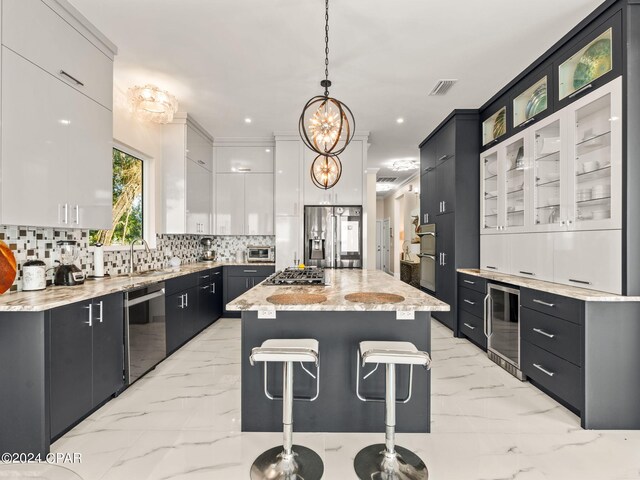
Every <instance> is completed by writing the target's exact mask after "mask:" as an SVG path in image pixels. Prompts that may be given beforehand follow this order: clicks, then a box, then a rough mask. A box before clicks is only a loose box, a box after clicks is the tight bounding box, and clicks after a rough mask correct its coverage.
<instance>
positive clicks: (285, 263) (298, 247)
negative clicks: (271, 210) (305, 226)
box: [276, 216, 304, 270]
mask: <svg viewBox="0 0 640 480" xmlns="http://www.w3.org/2000/svg"><path fill="white" fill-rule="evenodd" d="M303 260H304V247H303V244H302V224H301V222H300V217H297V216H296V217H291V216H276V270H283V269H285V268H287V267H293V266H294V265H296V264H297V263H300V262H301V261H303ZM296 262H297V263H296Z"/></svg>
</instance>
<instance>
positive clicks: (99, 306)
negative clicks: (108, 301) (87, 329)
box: [96, 300, 103, 323]
mask: <svg viewBox="0 0 640 480" xmlns="http://www.w3.org/2000/svg"><path fill="white" fill-rule="evenodd" d="M98 308H99V310H98V311H99V312H100V313H99V315H100V316H99V317H98V318H97V319H96V320H98V321H99V322H100V323H102V312H103V303H102V300H100V303H98Z"/></svg>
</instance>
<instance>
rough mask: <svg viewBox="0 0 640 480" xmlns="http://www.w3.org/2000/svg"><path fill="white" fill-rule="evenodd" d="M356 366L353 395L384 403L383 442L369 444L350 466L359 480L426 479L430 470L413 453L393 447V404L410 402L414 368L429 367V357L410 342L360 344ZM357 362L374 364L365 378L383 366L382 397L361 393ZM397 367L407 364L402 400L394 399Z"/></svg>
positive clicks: (394, 421) (363, 364) (394, 430)
mask: <svg viewBox="0 0 640 480" xmlns="http://www.w3.org/2000/svg"><path fill="white" fill-rule="evenodd" d="M356 361H357V364H356V365H357V366H356V372H357V375H356V395H357V396H358V398H359V399H360V400H362V401H363V402H385V405H386V406H385V422H384V423H385V427H386V428H385V443H384V444H381V443H378V444H375V445H369V446H368V447H365V448H363V449H362V450H360V452H358V454H357V455H356V458H355V459H354V461H353V467H354V469H355V471H356V474H357V475H358V478H360V479H361V480H371V479H374V478H376V479H377V478H380V479H385V480H426V479H428V478H429V471H428V470H427V466H426V465H425V464H424V462H423V461H422V460H421V459H420V457H418V456H417V455H416V454H415V453H413V452H411V451H410V450H407V449H406V448H403V447H399V446H396V443H395V434H396V403H407V402H408V401H409V400H410V399H411V389H412V384H413V366H414V365H422V366H423V367H424V368H425V369H427V370H428V369H429V368H430V366H431V358H430V357H429V354H428V353H426V352H421V351H419V350H418V349H417V348H416V347H415V345H413V344H412V343H411V342H360V348H359V353H358V356H357V359H356ZM360 361H362V367H363V368H364V366H365V365H366V364H368V363H375V364H376V366H375V368H374V369H373V370H371V371H370V372H369V373H367V374H366V375H365V376H364V378H363V380H365V379H367V378H368V377H369V376H370V375H371V374H372V373H373V372H375V371H376V370H377V369H378V366H379V365H380V364H381V363H382V364H384V365H385V366H386V394H385V398H384V399H381V398H367V397H364V396H362V395H361V394H360ZM396 365H410V366H411V369H410V373H409V391H408V393H407V396H406V398H405V399H403V400H397V399H396Z"/></svg>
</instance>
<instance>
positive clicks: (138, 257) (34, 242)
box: [0, 225, 275, 291]
mask: <svg viewBox="0 0 640 480" xmlns="http://www.w3.org/2000/svg"><path fill="white" fill-rule="evenodd" d="M202 237H203V236H202V235H164V234H163V235H158V236H157V238H156V248H155V249H152V250H151V253H147V252H146V251H145V250H136V251H135V252H134V263H135V265H136V266H137V268H138V270H139V271H145V270H154V269H159V268H166V267H168V266H169V260H170V259H171V258H172V257H174V256H175V257H179V258H180V259H181V260H182V262H183V263H192V262H197V261H198V260H199V259H200V252H201V246H200V239H201V238H202ZM211 238H213V240H214V245H215V247H214V248H215V250H216V255H217V260H220V261H234V260H235V259H236V252H237V251H238V250H243V251H244V249H246V248H247V246H248V245H261V246H263V245H264V246H274V245H275V237H273V236H220V237H217V236H212V237H211ZM0 240H3V241H4V242H5V243H6V244H7V245H9V248H11V250H12V251H13V254H14V255H15V257H16V262H17V263H18V274H17V275H16V279H15V281H14V282H13V285H12V286H11V291H18V290H21V289H22V264H23V263H24V262H26V261H27V260H28V259H29V258H32V257H37V258H38V259H40V260H43V261H44V262H45V263H46V265H47V269H51V270H48V271H47V283H48V284H50V283H52V282H53V267H55V266H56V265H57V263H56V262H55V261H56V260H59V259H60V253H59V251H58V247H57V245H56V242H57V241H58V240H76V241H77V242H78V246H79V250H80V254H79V257H78V260H77V261H76V265H77V266H78V267H80V268H81V269H82V271H83V272H84V273H85V274H86V275H92V274H93V251H92V249H90V248H89V231H88V230H80V229H75V230H73V229H57V228H40V227H16V226H9V225H0ZM129 257H130V250H129V249H128V248H127V249H126V250H117V251H107V250H105V252H104V271H105V273H108V274H109V275H121V274H125V273H129Z"/></svg>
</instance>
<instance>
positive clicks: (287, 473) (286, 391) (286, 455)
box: [249, 338, 324, 480]
mask: <svg viewBox="0 0 640 480" xmlns="http://www.w3.org/2000/svg"><path fill="white" fill-rule="evenodd" d="M319 351H320V349H319V344H318V341H317V340H315V339H312V338H302V339H288V338H278V339H270V340H265V341H264V342H263V343H262V345H261V346H259V347H255V348H253V349H252V350H251V356H250V357H249V361H250V362H251V365H254V364H255V362H263V363H264V393H265V395H266V397H267V398H268V399H269V400H282V425H283V428H282V431H283V442H282V443H283V445H282V446H277V447H273V448H270V449H269V450H267V451H266V452H263V453H262V454H261V455H260V456H259V457H258V458H256V460H255V461H254V462H253V465H251V471H250V477H251V480H293V479H300V480H302V479H304V480H320V479H321V478H322V474H323V473H324V463H323V462H322V459H321V458H320V456H319V455H318V454H317V453H316V452H314V451H313V450H311V449H310V448H307V447H303V446H300V445H293V401H294V400H306V401H309V402H313V401H314V400H315V399H317V398H318V395H319V394H320V358H319V353H318V352H319ZM269 362H280V363H282V364H283V367H282V379H283V380H282V381H283V385H282V396H281V397H277V396H275V395H272V394H271V393H269V389H268V386H267V384H268V376H267V373H268V372H267V363H269ZM294 362H299V363H300V366H301V367H302V369H303V370H304V371H305V372H306V373H307V374H308V375H310V376H311V377H313V378H315V380H316V392H315V396H313V397H310V398H297V397H294V396H293V363H294ZM304 363H314V364H315V366H316V374H315V375H314V374H313V373H311V372H310V371H309V370H308V369H307V368H306V367H305V366H304V365H303V364H304Z"/></svg>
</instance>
